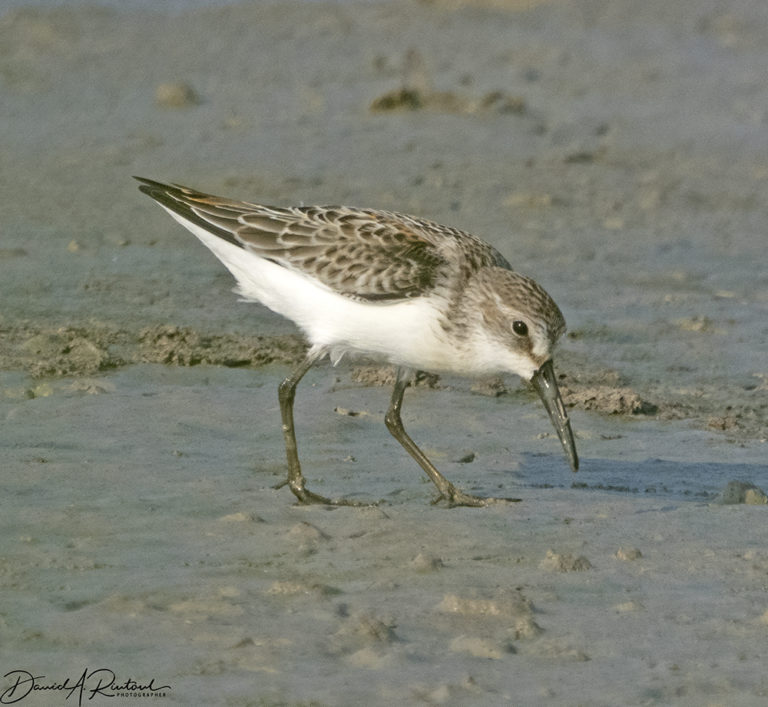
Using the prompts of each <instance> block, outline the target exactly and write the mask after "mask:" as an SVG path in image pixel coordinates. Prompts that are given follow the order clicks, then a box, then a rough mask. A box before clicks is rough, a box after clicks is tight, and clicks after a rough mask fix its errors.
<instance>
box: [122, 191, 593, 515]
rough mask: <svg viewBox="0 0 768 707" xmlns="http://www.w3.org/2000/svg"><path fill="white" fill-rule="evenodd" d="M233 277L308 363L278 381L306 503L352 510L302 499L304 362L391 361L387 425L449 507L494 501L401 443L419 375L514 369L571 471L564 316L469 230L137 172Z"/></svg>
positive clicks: (291, 479)
mask: <svg viewBox="0 0 768 707" xmlns="http://www.w3.org/2000/svg"><path fill="white" fill-rule="evenodd" d="M136 179H138V180H139V181H140V182H142V185H141V186H140V187H139V189H141V191H142V192H144V193H145V194H148V195H149V196H151V197H152V198H153V199H154V200H155V201H157V202H158V203H159V204H160V205H161V206H162V207H163V208H164V209H165V210H166V211H168V213H169V214H170V215H171V216H172V217H173V218H174V219H176V220H177V221H178V222H179V223H180V224H181V225H182V226H184V227H185V228H187V229H189V230H190V231H191V232H192V233H194V234H195V235H196V236H197V237H198V238H199V239H200V240H201V241H202V242H203V243H204V244H205V245H206V246H207V247H208V248H210V250H212V251H213V254H214V255H215V256H216V257H217V258H218V259H219V260H221V262H222V263H224V265H225V266H226V267H227V268H228V269H229V271H230V272H231V273H232V274H233V275H234V276H235V279H236V280H237V285H238V287H237V291H238V292H239V294H241V295H242V296H243V297H244V298H246V299H248V300H256V301H258V302H261V303H262V304H264V305H266V306H267V307H269V308H270V309H271V310H273V311H275V312H277V313H278V314H281V315H283V316H284V317H287V318H288V319H290V320H292V321H293V322H295V323H296V325H297V326H298V327H299V328H300V329H301V330H302V331H303V332H304V334H305V335H306V337H307V339H308V340H309V343H310V347H309V350H308V352H307V355H306V358H305V359H304V360H303V361H302V363H300V364H299V365H298V366H297V367H296V369H295V370H293V371H292V372H291V374H290V375H289V376H288V377H287V378H286V379H285V380H284V381H283V382H282V383H281V384H280V387H279V400H280V413H281V416H282V421H283V435H284V437H285V450H286V455H287V457H288V479H287V482H285V483H287V484H288V486H289V487H290V489H291V491H293V493H294V495H295V496H296V498H298V499H299V501H300V502H301V503H326V504H335V505H357V504H354V503H353V502H351V501H345V500H338V501H332V500H330V499H328V498H325V497H324V496H320V495H318V494H316V493H313V492H312V491H310V490H309V489H308V488H307V486H306V482H305V479H304V476H303V474H302V473H301V466H300V464H299V456H298V451H297V447H296V435H295V432H294V424H293V401H294V396H295V393H296V386H297V384H298V383H299V381H300V380H301V378H302V376H303V375H304V374H305V373H306V372H307V371H308V370H309V369H310V368H311V366H312V365H313V364H315V363H316V362H317V361H319V360H320V359H321V358H323V357H324V356H329V357H330V359H331V362H332V363H333V364H334V365H335V364H336V363H338V362H339V360H340V359H341V358H342V356H343V355H344V354H346V353H359V354H365V355H368V356H372V357H374V358H376V359H378V360H383V361H387V362H389V363H392V364H394V365H395V366H397V379H396V382H395V387H394V390H393V392H392V398H391V401H390V404H389V409H388V410H387V413H386V415H385V418H384V421H385V423H386V425H387V428H388V429H389V431H390V432H391V433H392V435H393V436H394V437H395V439H397V441H398V442H400V444H401V445H402V446H403V447H404V448H405V449H406V451H407V452H408V453H409V454H410V455H411V456H412V457H413V458H414V459H415V460H416V461H417V462H418V463H419V465H420V466H421V468H422V469H424V471H425V472H426V473H427V475H428V476H429V478H430V479H431V480H432V481H433V483H434V484H435V486H437V489H438V491H439V492H440V495H439V497H438V499H437V500H438V501H439V500H441V499H444V500H446V501H447V502H448V504H449V505H454V506H458V505H461V506H484V505H487V504H488V503H491V502H495V501H500V500H519V499H493V498H479V497H476V496H471V495H469V494H467V493H464V492H463V491H461V490H459V489H457V488H456V487H455V486H454V485H453V484H452V483H451V482H450V481H448V480H447V479H446V478H445V477H444V476H443V475H442V474H441V473H440V472H439V471H438V470H437V469H436V468H435V466H434V464H432V462H431V461H430V460H429V459H428V458H427V456H426V455H425V454H424V452H422V451H421V449H419V447H417V446H416V443H415V442H414V441H413V440H412V439H411V438H410V437H409V436H408V434H407V433H406V431H405V429H404V428H403V423H402V420H401V419H400V408H401V406H402V403H403V394H404V393H405V389H406V387H407V386H408V383H409V382H410V380H411V378H412V376H413V373H414V372H415V371H416V370H427V371H434V372H447V373H455V374H459V375H463V376H472V377H476V376H484V375H489V374H494V373H516V374H517V375H519V376H521V377H522V378H524V379H525V380H527V381H530V382H531V384H532V385H533V387H534V388H535V389H536V391H537V392H538V393H539V395H540V397H541V399H542V401H543V403H544V407H545V408H546V410H547V412H548V413H549V417H550V419H551V420H552V423H553V424H554V427H555V430H556V431H557V435H558V437H559V438H560V442H561V444H562V446H563V449H564V450H565V454H566V456H567V458H568V461H569V463H570V465H571V468H572V469H573V471H576V470H577V469H578V466H579V461H578V457H577V455H576V445H575V443H574V440H573V432H572V431H571V424H570V421H569V420H568V414H567V413H566V411H565V407H564V405H563V401H562V398H561V397H560V392H559V390H558V388H557V381H556V379H555V373H554V369H553V367H552V348H553V347H554V345H555V343H556V341H557V340H558V339H559V338H560V336H562V334H563V332H564V331H565V320H564V319H563V315H562V313H561V312H560V309H559V308H558V306H557V305H556V304H555V302H554V301H553V300H552V298H551V297H550V296H549V295H548V294H547V293H546V292H545V291H544V290H543V289H542V288H541V287H540V286H539V285H538V284H537V283H536V282H535V281H534V280H532V279H531V278H529V277H525V276H524V275H520V274H518V273H516V272H514V271H513V270H512V268H511V266H510V264H509V263H508V262H507V261H506V260H505V259H504V257H503V256H502V255H501V254H500V253H499V252H498V251H497V250H495V249H494V248H492V247H491V246H490V245H488V244H487V243H485V242H484V241H482V240H480V239H479V238H477V237H476V236H473V235H471V234H469V233H464V232H463V231H459V230H457V229H455V228H450V227H448V226H441V225H439V224H437V223H433V222H431V221H426V220H424V219H419V218H415V217H413V216H406V215H404V214H398V213H392V212H389V211H375V210H373V209H353V208H349V207H345V206H293V207H287V208H280V207H276V206H260V205H258V204H250V203H248V202H242V201H231V200H230V199H224V198H221V197H217V196H211V195H209V194H203V193H201V192H198V191H195V190H194V189H189V188H188V187H183V186H178V185H169V184H161V183H160V182H155V181H152V180H150V179H144V178H142V177H136Z"/></svg>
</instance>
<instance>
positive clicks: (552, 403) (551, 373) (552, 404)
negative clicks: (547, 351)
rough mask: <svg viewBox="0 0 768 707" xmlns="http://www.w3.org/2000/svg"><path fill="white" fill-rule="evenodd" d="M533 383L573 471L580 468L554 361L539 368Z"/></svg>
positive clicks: (534, 375)
mask: <svg viewBox="0 0 768 707" xmlns="http://www.w3.org/2000/svg"><path fill="white" fill-rule="evenodd" d="M531 383H532V385H533V387H534V388H535V389H536V392H537V393H538V394H539V396H540V397H541V402H543V403H544V407H545V408H546V409H547V412H548V413H549V419H550V420H552V424H553V425H554V426H555V430H557V436H558V437H559V438H560V443H561V444H562V445H563V449H564V450H565V456H566V457H568V462H569V464H570V465H571V469H573V471H577V470H578V468H579V457H578V455H577V454H576V443H575V442H574V441H573V431H572V430H571V421H570V420H569V419H568V413H567V412H566V411H565V405H563V399H562V398H561V397H560V390H559V389H558V387H557V381H556V380H555V369H554V368H553V367H552V361H551V360H550V361H547V362H546V363H545V364H543V365H542V367H541V368H539V370H538V371H536V373H534V374H533V378H531Z"/></svg>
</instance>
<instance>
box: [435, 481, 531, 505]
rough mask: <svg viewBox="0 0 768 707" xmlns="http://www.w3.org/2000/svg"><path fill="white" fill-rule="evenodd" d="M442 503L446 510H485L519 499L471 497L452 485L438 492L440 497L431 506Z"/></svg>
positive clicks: (515, 501)
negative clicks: (444, 503) (460, 508)
mask: <svg viewBox="0 0 768 707" xmlns="http://www.w3.org/2000/svg"><path fill="white" fill-rule="evenodd" d="M442 501H446V502H447V504H448V508H455V507H456V506H469V507H470V508H485V507H486V506H492V505H494V504H496V503H520V501H522V499H521V498H495V497H493V496H488V497H484V496H473V495H472V494H469V493H464V491H460V490H459V489H457V488H456V487H455V486H454V485H453V484H449V485H448V488H446V489H445V490H444V491H441V492H440V495H439V496H438V497H437V498H436V499H435V500H434V501H432V505H433V506H434V505H435V504H438V503H440V502H442Z"/></svg>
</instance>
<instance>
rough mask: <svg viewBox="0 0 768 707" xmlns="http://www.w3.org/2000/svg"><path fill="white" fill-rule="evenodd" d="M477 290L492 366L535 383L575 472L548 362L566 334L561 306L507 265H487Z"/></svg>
mask: <svg viewBox="0 0 768 707" xmlns="http://www.w3.org/2000/svg"><path fill="white" fill-rule="evenodd" d="M475 291H476V292H478V293H479V294H480V300H481V302H480V304H481V309H482V312H483V315H482V317H483V321H482V322H481V328H482V331H483V333H484V336H485V337H486V338H487V342H485V346H484V348H485V349H486V350H487V351H489V352H490V351H493V352H494V353H493V354H490V355H491V356H492V357H493V359H495V361H493V363H492V365H491V367H494V368H496V369H497V370H498V371H502V372H510V373H516V374H517V375H519V376H520V377H521V378H523V379H524V380H526V381H529V382H530V383H531V385H533V387H534V389H535V390H536V392H537V393H538V394H539V396H540V397H541V400H542V402H543V403H544V407H545V408H546V410H547V413H548V414H549V417H550V419H551V420H552V424H553V425H554V427H555V430H556V431H557V436H558V438H559V439H560V442H561V444H562V445H563V449H564V451H565V454H566V457H567V458H568V461H569V463H570V465H571V469H573V471H576V470H577V469H578V468H579V459H578V456H577V454H576V444H575V442H574V439H573V432H572V430H571V423H570V420H569V419H568V413H567V412H566V410H565V406H564V405H563V399H562V397H561V396H560V391H559V389H558V387H557V378H556V376H555V371H554V367H553V365H552V351H553V349H554V347H555V344H556V343H557V341H558V339H560V337H561V336H562V335H563V334H564V333H565V319H564V317H563V314H562V312H561V311H560V308H559V307H558V306H557V304H555V301H554V300H553V299H552V298H551V297H550V296H549V294H547V292H546V291H545V290H544V289H543V288H542V287H541V286H540V285H539V284H538V283H536V282H535V281H534V280H532V279H531V278H529V277H526V276H525V275H520V274H519V273H516V272H514V271H512V270H507V269H505V268H500V267H499V268H490V269H488V270H486V271H485V273H484V276H483V279H481V280H480V281H479V282H477V283H476V290H475Z"/></svg>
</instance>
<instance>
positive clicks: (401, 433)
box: [384, 368, 520, 507]
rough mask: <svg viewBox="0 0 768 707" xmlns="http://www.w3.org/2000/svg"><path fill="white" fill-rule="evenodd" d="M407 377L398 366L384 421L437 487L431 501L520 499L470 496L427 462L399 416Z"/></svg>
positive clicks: (484, 503) (467, 503)
mask: <svg viewBox="0 0 768 707" xmlns="http://www.w3.org/2000/svg"><path fill="white" fill-rule="evenodd" d="M409 379H410V371H409V370H408V369H405V368H398V370H397V380H396V381H395V388H394V390H393V391H392V398H391V400H390V403H389V409H388V410H387V414H386V415H385V417H384V422H385V423H386V425H387V429H388V430H389V431H390V432H391V433H392V436H393V437H394V438H395V439H396V440H397V441H398V442H400V444H401V445H402V446H403V447H404V448H405V450H406V451H407V452H408V454H410V455H411V456H412V457H413V458H414V459H415V460H416V461H417V462H418V463H419V466H421V468H422V469H424V471H425V472H426V473H427V476H429V478H430V479H431V480H432V483H433V484H434V485H435V486H437V490H438V491H439V492H440V495H439V496H438V497H437V498H436V499H435V501H433V503H439V502H440V501H442V500H445V501H447V502H448V505H449V506H475V507H477V506H487V505H489V504H490V503H497V502H499V501H519V500H520V499H519V498H504V499H497V498H481V497H479V496H472V495H470V494H468V493H464V492H463V491H460V490H459V489H457V488H456V487H455V486H454V485H453V484H452V483H451V482H450V481H448V479H446V478H445V477H444V476H443V475H442V474H441V473H440V472H439V471H438V470H437V468H436V467H435V465H434V464H433V463H432V462H431V461H429V459H428V457H427V455H426V454H424V452H422V451H421V449H419V447H418V446H417V445H416V443H415V442H414V441H413V440H412V439H411V438H410V436H409V435H408V433H407V432H406V431H405V428H404V427H403V421H402V419H401V418H400V409H401V408H402V406H403V395H404V394H405V389H406V388H407V387H408V382H409Z"/></svg>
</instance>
